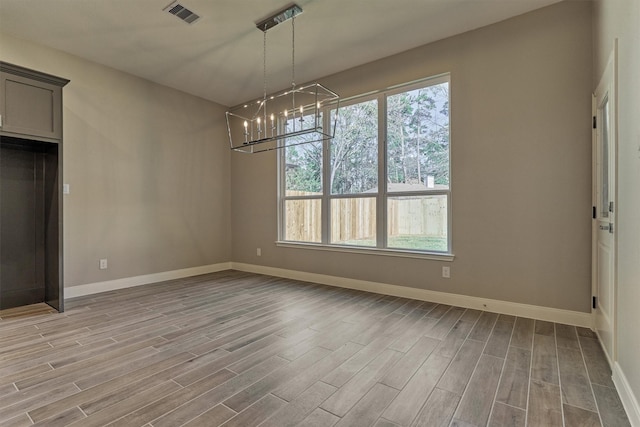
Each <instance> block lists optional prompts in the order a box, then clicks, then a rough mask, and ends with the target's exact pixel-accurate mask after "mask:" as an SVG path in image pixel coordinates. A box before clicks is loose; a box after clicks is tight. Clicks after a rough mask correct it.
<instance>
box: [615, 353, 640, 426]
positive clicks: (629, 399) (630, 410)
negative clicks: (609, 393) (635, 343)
mask: <svg viewBox="0 0 640 427" xmlns="http://www.w3.org/2000/svg"><path fill="white" fill-rule="evenodd" d="M613 383H614V384H615V386H616V389H618V394H619V395H620V400H622V405H623V406H624V409H625V411H627V416H628V417H629V422H630V423H631V425H632V426H633V427H640V404H638V399H637V398H636V395H635V394H634V393H633V389H631V385H629V382H628V381H627V377H626V376H625V375H624V372H623V371H622V368H621V367H620V365H619V364H618V362H616V363H614V365H613Z"/></svg>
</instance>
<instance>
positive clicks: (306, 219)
mask: <svg viewBox="0 0 640 427" xmlns="http://www.w3.org/2000/svg"><path fill="white" fill-rule="evenodd" d="M284 206H285V213H284V214H285V230H284V239H285V240H292V241H296V242H316V243H320V242H321V241H322V233H321V230H322V222H321V219H320V215H321V212H322V208H321V206H322V200H321V199H304V200H286V201H285V202H284Z"/></svg>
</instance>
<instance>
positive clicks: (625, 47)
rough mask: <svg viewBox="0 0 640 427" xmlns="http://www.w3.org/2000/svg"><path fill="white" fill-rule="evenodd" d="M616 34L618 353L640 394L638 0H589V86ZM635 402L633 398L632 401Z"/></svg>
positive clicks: (603, 64)
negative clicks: (591, 19) (591, 26)
mask: <svg viewBox="0 0 640 427" xmlns="http://www.w3.org/2000/svg"><path fill="white" fill-rule="evenodd" d="M615 38H618V224H617V229H618V232H617V237H618V246H617V249H618V268H617V276H618V298H617V302H618V326H619V327H618V357H617V359H618V360H617V363H619V367H620V369H621V371H622V372H623V373H624V375H625V376H626V378H627V380H628V382H629V385H630V387H631V389H632V392H633V393H634V394H635V397H636V399H640V333H639V332H638V325H640V310H638V302H640V262H639V261H640V191H639V189H638V183H640V120H639V118H640V82H639V81H638V77H639V76H640V0H625V1H615V0H604V1H597V2H596V3H595V6H594V47H595V49H594V67H593V68H594V72H593V88H595V87H596V86H597V84H598V81H599V80H600V76H601V75H602V73H603V71H604V69H605V67H606V64H607V60H608V58H609V55H610V54H611V50H612V48H613V41H614V39H615ZM636 403H637V401H636Z"/></svg>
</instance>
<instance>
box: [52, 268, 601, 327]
mask: <svg viewBox="0 0 640 427" xmlns="http://www.w3.org/2000/svg"><path fill="white" fill-rule="evenodd" d="M229 269H234V270H239V271H245V272H248V273H257V274H265V275H269V276H276V277H284V278H287V279H294V280H301V281H305V282H313V283H320V284H323V285H330V286H337V287H341V288H348V289H357V290H361V291H367V292H374V293H378V294H384V295H392V296H398V297H404V298H411V299H417V300H422V301H431V302H436V303H439V304H448V305H455V306H458V307H465V308H474V309H478V310H485V311H491V312H494V313H500V314H510V315H513V316H521V317H528V318H531V319H538V320H546V321H549V322H557V323H564V324H567V325H575V326H582V327H585V328H591V327H592V317H591V313H582V312H578V311H570V310H561V309H557V308H549V307H542V306H536V305H529V304H520V303H515V302H508V301H500V300H494V299H488V298H479V297H472V296H467V295H459V294H451V293H446V292H437V291H430V290H427V289H417V288H410V287H407V286H398V285H391V284H387V283H379V282H370V281H366V280H356V279H347V278H344V277H338V276H328V275H325V274H316V273H307V272H304V271H297V270H288V269H284V268H275V267H265V266H260V265H254V264H245V263H238V262H223V263H219V264H211V265H204V266H200V267H192V268H185V269H182V270H173V271H165V272H161V273H153V274H146V275H143V276H135V277H125V278H123V279H116V280H109V281H105V282H96V283H88V284H86V285H78V286H71V287H68V288H65V289H64V292H65V299H71V298H77V297H81V296H85V295H92V294H97V293H100V292H108V291H113V290H116V289H124V288H130V287H134V286H141V285H146V284H149V283H156V282H162V281H165V280H175V279H182V278H185V277H190V276H196V275H199V274H207V273H214V272H217V271H223V270H229Z"/></svg>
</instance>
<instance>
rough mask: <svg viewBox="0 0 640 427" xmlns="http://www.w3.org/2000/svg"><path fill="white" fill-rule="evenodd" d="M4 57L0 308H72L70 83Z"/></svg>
mask: <svg viewBox="0 0 640 427" xmlns="http://www.w3.org/2000/svg"><path fill="white" fill-rule="evenodd" d="M68 82H69V81H68V80H66V79H62V78H59V77H55V76H52V75H50V74H44V73H40V72H37V71H34V70H30V69H27V68H24V67H19V66H16V65H13V64H8V63H6V62H1V61H0V309H6V308H11V307H17V306H21V305H27V304H34V303H38V302H46V303H48V304H49V305H51V306H52V307H55V308H56V309H58V310H59V311H62V310H63V309H64V306H63V305H64V296H63V291H64V288H63V280H62V273H63V270H62V268H63V263H62V255H63V252H62V88H63V87H64V86H65V85H66V84H67V83H68Z"/></svg>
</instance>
